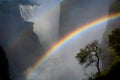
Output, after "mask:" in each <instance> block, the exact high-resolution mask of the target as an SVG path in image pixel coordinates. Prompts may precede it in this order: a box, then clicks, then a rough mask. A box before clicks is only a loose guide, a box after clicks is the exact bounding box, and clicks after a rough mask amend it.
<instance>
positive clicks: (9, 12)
mask: <svg viewBox="0 0 120 80" xmlns="http://www.w3.org/2000/svg"><path fill="white" fill-rule="evenodd" d="M10 1H11V2H10ZM16 1H17V2H16ZM16 1H14V0H1V1H0V45H1V46H2V47H3V48H4V49H5V53H6V55H7V57H8V60H9V62H10V72H11V73H10V75H11V77H12V79H13V80H24V79H21V78H19V77H22V76H23V74H24V71H25V70H26V69H27V68H29V67H30V66H31V65H33V64H34V63H35V62H36V61H37V60H38V59H39V57H40V56H41V55H42V54H43V53H44V49H43V48H42V46H41V45H40V44H39V41H38V38H37V36H36V35H35V34H34V32H33V23H31V22H26V21H24V20H23V19H22V18H21V15H20V12H19V4H23V3H24V4H23V5H28V4H31V3H30V2H29V1H27V0H19V1H18V0H16ZM4 80H5V79H4Z"/></svg>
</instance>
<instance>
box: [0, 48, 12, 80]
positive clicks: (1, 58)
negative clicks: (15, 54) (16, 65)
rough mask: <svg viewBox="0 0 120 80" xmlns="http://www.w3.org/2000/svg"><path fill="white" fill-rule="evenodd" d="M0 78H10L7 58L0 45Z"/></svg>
mask: <svg viewBox="0 0 120 80" xmlns="http://www.w3.org/2000/svg"><path fill="white" fill-rule="evenodd" d="M0 80H11V79H10V75H9V64H8V59H7V57H6V55H5V52H4V50H3V48H2V47H1V46H0Z"/></svg>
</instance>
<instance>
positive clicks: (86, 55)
mask: <svg viewBox="0 0 120 80" xmlns="http://www.w3.org/2000/svg"><path fill="white" fill-rule="evenodd" d="M101 53H102V49H101V48H100V44H99V43H98V41H97V40H95V41H93V42H91V43H90V44H88V45H86V46H85V48H83V49H80V52H79V53H78V54H77V55H76V59H77V60H78V61H79V63H80V64H85V66H84V67H85V68H88V67H89V66H90V65H91V64H93V63H95V66H96V68H97V70H98V74H100V54H101Z"/></svg>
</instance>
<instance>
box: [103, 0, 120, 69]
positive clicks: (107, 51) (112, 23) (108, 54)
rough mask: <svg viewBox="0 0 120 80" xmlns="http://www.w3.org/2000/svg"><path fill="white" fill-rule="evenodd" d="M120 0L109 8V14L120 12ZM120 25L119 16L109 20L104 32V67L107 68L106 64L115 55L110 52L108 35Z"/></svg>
mask: <svg viewBox="0 0 120 80" xmlns="http://www.w3.org/2000/svg"><path fill="white" fill-rule="evenodd" d="M119 8H120V0H116V1H115V2H113V3H112V4H111V6H110V8H109V15H114V13H119V12H120V9H119ZM119 26H120V18H119V17H117V18H115V19H113V20H110V21H108V23H107V26H106V29H105V32H104V34H103V38H102V39H103V40H102V43H101V44H102V48H103V49H104V53H103V58H102V59H103V61H102V62H103V68H105V67H106V66H108V65H109V64H110V63H111V61H112V59H113V57H114V54H112V53H111V52H110V47H109V39H108V36H109V34H110V33H111V31H112V30H113V29H115V28H117V27H119Z"/></svg>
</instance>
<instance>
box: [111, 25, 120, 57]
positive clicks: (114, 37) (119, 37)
mask: <svg viewBox="0 0 120 80" xmlns="http://www.w3.org/2000/svg"><path fill="white" fill-rule="evenodd" d="M109 46H110V47H111V49H113V50H114V51H115V53H116V54H117V55H119V56H120V27H118V28H116V29H114V30H113V31H112V33H111V34H110V35H109Z"/></svg>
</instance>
